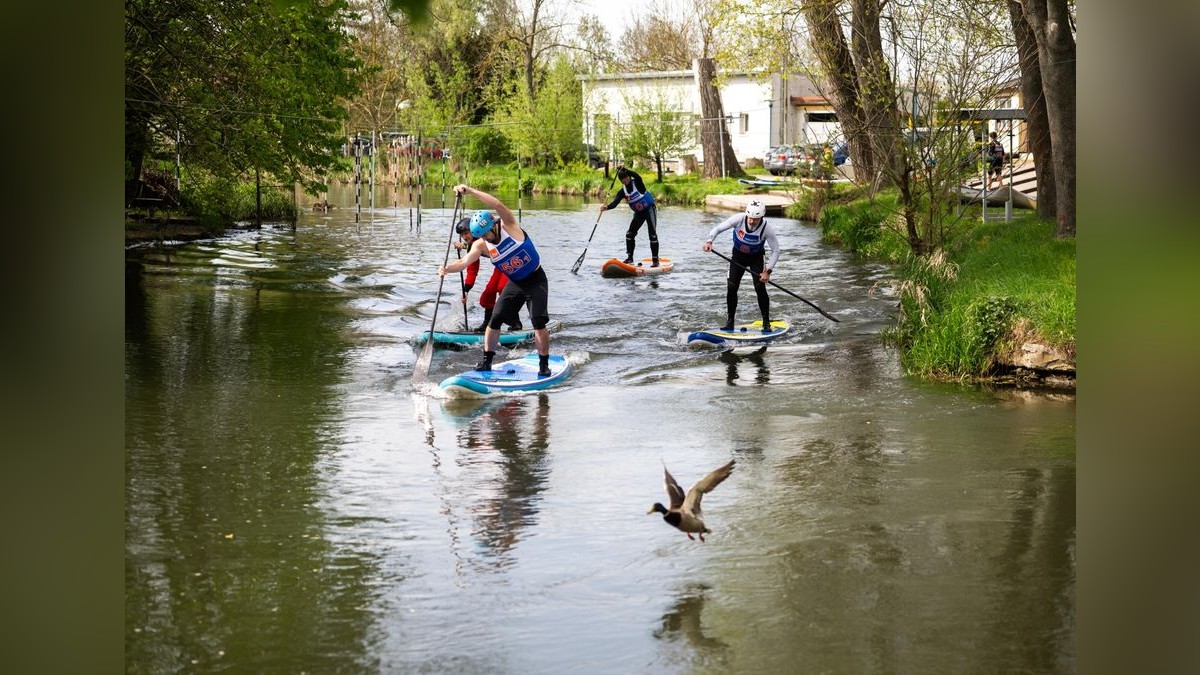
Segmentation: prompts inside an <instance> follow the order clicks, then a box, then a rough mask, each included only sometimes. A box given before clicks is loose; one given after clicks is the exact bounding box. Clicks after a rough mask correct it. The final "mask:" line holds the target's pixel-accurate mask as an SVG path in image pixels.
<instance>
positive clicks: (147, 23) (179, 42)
mask: <svg viewBox="0 0 1200 675" xmlns="http://www.w3.org/2000/svg"><path fill="white" fill-rule="evenodd" d="M345 12H346V5H345V3H344V2H340V1H337V0H335V1H333V2H328V3H296V4H293V5H283V6H276V5H274V4H273V3H271V2H269V1H268V0H252V1H250V2H245V3H224V2H217V1H215V0H189V1H188V2H182V1H181V0H128V1H127V2H126V3H125V164H126V199H127V203H128V201H129V200H131V199H132V198H134V197H136V196H137V195H138V192H139V190H140V184H141V178H142V170H143V164H144V161H145V158H146V157H147V156H148V154H149V153H150V152H152V151H153V149H154V148H155V147H156V146H161V145H162V144H163V143H165V142H168V140H173V139H175V138H180V139H181V141H182V142H181V143H180V144H179V145H178V148H177V150H178V152H179V155H180V156H181V158H182V160H183V162H184V164H185V166H188V167H189V168H190V169H195V170H197V171H199V172H207V173H209V174H210V175H213V176H216V177H220V178H226V179H236V178H238V177H240V176H243V175H245V174H246V173H248V172H255V171H259V170H261V171H265V172H268V173H270V174H273V175H275V176H277V177H279V178H281V179H284V180H290V181H291V180H294V181H302V182H304V183H305V184H306V186H308V187H310V188H312V189H315V188H316V187H317V186H318V183H317V181H316V179H315V178H313V175H314V173H315V171H319V170H323V169H325V168H327V167H329V166H331V165H333V163H334V162H335V161H336V157H335V153H336V151H337V150H338V149H339V148H340V146H341V144H342V142H343V139H342V134H341V128H340V127H341V120H343V119H344V118H345V116H346V113H345V109H344V108H343V105H342V101H343V100H344V99H345V98H346V97H349V96H351V95H353V94H354V93H355V92H356V91H357V86H358V81H359V73H358V65H359V64H358V62H357V60H356V59H355V58H354V55H353V53H352V52H351V51H350V47H349V44H350V40H351V38H350V37H349V36H348V35H347V34H346V32H345V31H344V30H343V24H344V22H345V18H346V16H345Z"/></svg>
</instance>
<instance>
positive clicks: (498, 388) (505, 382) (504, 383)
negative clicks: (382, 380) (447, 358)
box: [438, 354, 572, 398]
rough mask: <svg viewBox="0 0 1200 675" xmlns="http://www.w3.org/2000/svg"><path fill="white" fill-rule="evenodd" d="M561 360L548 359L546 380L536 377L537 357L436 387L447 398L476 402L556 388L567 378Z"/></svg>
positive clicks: (564, 359)
mask: <svg viewBox="0 0 1200 675" xmlns="http://www.w3.org/2000/svg"><path fill="white" fill-rule="evenodd" d="M571 370H572V368H571V364H570V362H569V361H567V357H565V356H556V355H554V354H551V355H550V376H549V377H542V376H541V375H538V355H537V354H526V355H525V357H524V358H520V359H512V360H511V361H502V362H500V363H494V364H492V369H491V370H482V371H481V370H468V371H466V372H465V373H460V374H458V375H451V376H450V377H447V378H446V379H444V380H442V383H441V384H440V385H438V386H440V387H441V389H442V391H444V392H446V394H447V395H449V396H457V397H462V398H480V397H483V396H492V395H495V394H503V393H507V392H523V391H539V390H542V389H547V388H549V387H553V386H554V385H556V384H559V383H560V382H562V381H563V380H565V379H567V377H569V376H570V375H571Z"/></svg>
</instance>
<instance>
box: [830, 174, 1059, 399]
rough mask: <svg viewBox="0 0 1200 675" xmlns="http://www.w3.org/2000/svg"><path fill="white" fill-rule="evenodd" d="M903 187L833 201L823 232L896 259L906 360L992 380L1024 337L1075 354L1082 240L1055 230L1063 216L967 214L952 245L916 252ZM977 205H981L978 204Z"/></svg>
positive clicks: (896, 336) (893, 336) (914, 369)
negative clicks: (1006, 218)
mask: <svg viewBox="0 0 1200 675" xmlns="http://www.w3.org/2000/svg"><path fill="white" fill-rule="evenodd" d="M896 206H897V204H896V200H895V197H894V196H889V195H887V194H886V193H885V194H883V195H880V197H879V198H877V199H876V200H875V201H873V202H867V201H865V200H860V201H856V202H853V203H851V204H847V205H838V206H832V207H829V208H826V209H825V211H824V213H823V214H822V216H821V218H820V226H821V233H822V237H823V238H824V239H825V240H826V241H829V242H832V243H837V244H840V245H843V246H845V247H847V248H849V249H850V250H853V251H856V252H858V253H861V254H863V255H866V256H870V257H872V258H874V259H879V260H885V261H888V262H892V263H895V264H896V265H897V269H898V272H899V275H900V282H899V284H898V288H897V290H898V297H899V301H900V316H899V319H898V321H897V324H896V326H895V327H894V328H892V329H891V330H889V331H887V333H886V337H887V338H888V339H890V340H892V341H893V342H895V343H896V344H897V345H898V346H900V347H901V350H902V356H901V360H902V363H903V365H904V367H905V369H906V370H907V371H908V372H909V373H912V374H915V375H920V376H924V377H932V378H938V379H953V380H971V379H985V378H987V377H989V376H991V375H993V374H994V372H995V365H996V363H997V356H998V355H999V354H1002V353H1004V352H1006V351H1008V350H1010V349H1011V348H1012V347H1013V346H1014V342H1015V341H1017V340H1020V341H1021V342H1039V343H1042V344H1045V345H1047V346H1050V347H1054V348H1057V349H1059V350H1061V351H1063V352H1065V353H1067V354H1070V355H1072V357H1073V355H1074V353H1075V241H1074V240H1073V239H1072V240H1056V239H1054V224H1053V223H1046V222H1041V221H1039V220H1038V219H1037V217H1036V215H1034V214H1032V213H1023V212H1022V215H1020V216H1018V217H1016V219H1015V220H1014V221H1013V222H1011V223H1003V222H997V223H987V224H982V223H980V222H979V218H978V214H977V213H975V215H974V217H973V218H972V217H970V215H971V213H970V212H968V217H967V218H964V219H963V220H962V221H961V222H960V223H959V224H958V225H956V226H954V227H953V228H951V229H950V230H948V232H949V236H948V239H947V242H946V244H945V245H944V246H943V247H942V248H940V249H938V250H937V251H936V252H935V253H934V254H932V255H930V256H927V257H917V256H913V255H912V254H911V253H909V251H908V246H907V243H906V242H905V239H904V237H903V235H902V230H901V227H900V226H901V223H900V222H899V220H898V219H897V218H896V217H895V216H893V215H892V214H895V213H896ZM976 211H977V209H976Z"/></svg>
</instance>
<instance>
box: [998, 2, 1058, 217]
mask: <svg viewBox="0 0 1200 675" xmlns="http://www.w3.org/2000/svg"><path fill="white" fill-rule="evenodd" d="M1008 12H1009V19H1010V21H1011V22H1012V30H1013V37H1014V38H1015V40H1016V44H1017V56H1018V59H1019V60H1020V64H1021V101H1022V103H1023V104H1024V106H1025V124H1026V126H1025V128H1026V138H1028V139H1029V150H1030V152H1032V153H1033V166H1034V171H1035V173H1036V175H1037V181H1038V202H1037V211H1038V215H1039V216H1041V217H1042V218H1056V215H1055V214H1056V212H1057V209H1058V197H1057V194H1058V190H1057V188H1056V185H1055V177H1054V176H1055V175H1054V148H1053V144H1052V142H1051V138H1050V118H1049V114H1048V113H1047V111H1046V97H1045V96H1044V95H1043V94H1042V70H1041V66H1040V65H1039V63H1038V48H1037V38H1036V37H1035V36H1034V34H1033V28H1032V27H1031V26H1030V25H1029V22H1028V21H1026V20H1025V14H1024V11H1023V10H1022V8H1021V3H1020V2H1018V0H1008Z"/></svg>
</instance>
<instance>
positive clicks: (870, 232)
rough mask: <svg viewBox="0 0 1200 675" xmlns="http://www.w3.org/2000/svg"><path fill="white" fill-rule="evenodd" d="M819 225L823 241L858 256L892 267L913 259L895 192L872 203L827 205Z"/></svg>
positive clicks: (864, 201) (860, 201)
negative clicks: (908, 258) (888, 263)
mask: <svg viewBox="0 0 1200 675" xmlns="http://www.w3.org/2000/svg"><path fill="white" fill-rule="evenodd" d="M818 224H819V225H820V227H821V239H822V240H823V241H825V242H827V243H831V244H837V245H839V246H844V247H846V248H848V249H850V250H851V251H854V252H855V253H859V254H861V255H864V256H867V257H870V258H875V259H878V260H884V261H886V262H890V263H899V262H902V261H904V260H905V259H907V257H908V255H909V246H908V240H907V239H906V238H905V236H904V233H903V219H902V218H901V217H900V215H899V198H898V197H897V196H896V194H895V193H894V192H883V193H880V194H878V195H876V197H875V199H872V200H867V199H861V200H858V201H855V202H851V203H849V204H832V205H827V206H826V207H825V208H824V209H823V210H822V211H821V216H820V220H819V221H818Z"/></svg>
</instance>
